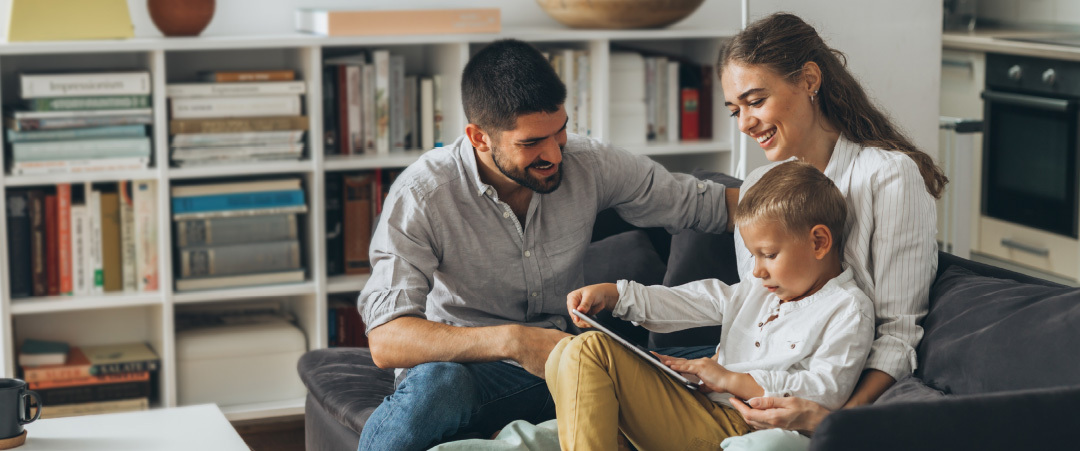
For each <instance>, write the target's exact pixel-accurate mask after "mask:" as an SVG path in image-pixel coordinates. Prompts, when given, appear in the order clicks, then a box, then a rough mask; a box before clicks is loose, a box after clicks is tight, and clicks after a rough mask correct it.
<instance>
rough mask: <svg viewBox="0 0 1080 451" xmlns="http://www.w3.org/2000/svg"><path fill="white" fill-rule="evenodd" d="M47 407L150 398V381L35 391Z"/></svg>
mask: <svg viewBox="0 0 1080 451" xmlns="http://www.w3.org/2000/svg"><path fill="white" fill-rule="evenodd" d="M34 391H36V392H37V394H38V396H39V397H41V403H42V404H43V405H46V406H58V405H64V404H78V403H86V402H98V401H114V400H118V399H131V398H146V397H149V396H150V392H151V390H150V381H140V382H119V383H115V384H96V385H78V386H73V387H57V388H46V389H40V390H34Z"/></svg>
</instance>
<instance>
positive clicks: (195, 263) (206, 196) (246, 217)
mask: <svg viewBox="0 0 1080 451" xmlns="http://www.w3.org/2000/svg"><path fill="white" fill-rule="evenodd" d="M172 207H173V221H174V223H175V224H176V243H175V244H176V249H177V251H176V289H177V290H178V291H188V290H205V289H214V288H226V287H236V286H244V285H265V284H273V283H287V282H301V281H303V280H304V266H303V258H302V257H303V252H302V247H301V243H300V236H301V235H300V227H301V224H302V221H301V220H300V217H299V216H298V215H299V214H302V213H306V212H307V204H306V203H305V202H304V190H303V187H302V185H301V181H300V179H299V178H287V179H274V180H257V181H247V182H233V183H218V184H200V185H185V186H175V187H173V188H172Z"/></svg>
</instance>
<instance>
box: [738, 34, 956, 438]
mask: <svg viewBox="0 0 1080 451" xmlns="http://www.w3.org/2000/svg"><path fill="white" fill-rule="evenodd" d="M717 68H718V72H719V74H720V82H721V86H722V87H723V90H724V97H725V102H724V104H725V105H726V106H727V107H728V109H729V111H731V114H732V116H734V117H736V118H737V120H738V125H739V130H740V131H742V132H743V133H745V134H747V135H748V136H750V137H753V138H754V139H755V140H757V141H758V143H759V144H760V145H761V148H762V150H764V151H765V155H766V157H767V158H768V159H769V160H770V161H774V162H780V161H784V160H787V159H789V158H793V157H794V158H799V159H802V160H806V161H808V162H810V163H811V164H813V165H814V166H815V167H817V168H818V169H819V170H821V171H822V172H824V173H825V175H827V176H828V177H829V178H830V179H832V180H833V182H834V183H836V185H837V186H838V187H839V188H840V190H841V192H843V193H844V197H845V198H846V200H847V201H848V207H849V211H850V216H849V219H848V223H847V226H846V227H845V228H846V230H845V232H846V238H845V241H844V243H843V246H844V261H845V262H846V263H847V264H848V265H850V266H851V267H852V269H853V270H855V279H856V282H857V283H858V285H859V287H860V288H862V289H863V291H864V292H866V294H867V295H869V296H870V298H871V299H872V300H873V301H874V307H875V310H876V316H877V318H876V319H877V330H876V332H877V339H876V340H875V341H874V345H873V348H872V349H871V352H870V357H869V358H868V360H867V364H866V368H865V370H864V372H863V376H862V378H861V379H860V382H859V385H858V386H857V387H856V389H855V393H854V394H852V396H851V399H850V400H849V401H848V402H847V404H845V406H844V407H845V408H846V407H853V406H859V405H863V404H869V403H872V402H873V401H874V400H876V399H877V398H878V396H880V395H881V394H882V393H883V392H884V391H885V390H886V389H888V388H889V386H891V385H892V384H893V383H895V382H896V380H897V379H899V378H901V377H903V376H905V375H907V374H910V373H911V372H912V371H914V369H915V365H916V358H915V347H916V346H917V345H918V342H919V339H920V338H921V337H922V329H921V328H920V327H919V325H918V324H919V321H920V320H921V319H922V318H923V317H924V316H925V315H926V312H927V310H928V307H929V293H930V284H931V282H933V278H934V274H935V271H936V269H937V243H936V241H935V235H936V209H935V205H934V198H937V197H940V196H941V193H942V191H943V189H944V187H945V184H946V183H947V182H948V179H947V178H946V177H945V175H944V174H943V173H942V171H941V169H940V168H938V167H937V166H936V165H935V164H934V162H933V160H932V159H931V158H930V156H929V155H927V154H926V153H923V152H921V151H919V150H918V149H917V148H916V147H915V145H914V144H912V143H911V141H910V140H909V139H908V138H907V137H905V136H904V135H903V134H902V133H900V131H899V130H898V129H897V127H896V126H895V125H894V124H893V123H892V122H891V121H890V120H889V118H888V117H887V116H886V115H885V114H883V113H882V112H881V111H880V110H878V109H877V108H876V107H875V106H874V105H873V104H872V103H871V102H870V100H869V98H868V96H867V95H866V93H865V92H864V91H863V89H862V87H861V86H860V85H859V83H858V81H856V80H855V78H854V77H853V76H852V75H851V73H850V72H848V71H847V69H846V68H845V60H844V57H843V54H842V53H840V52H838V51H836V50H833V49H831V48H829V47H828V46H827V45H826V44H825V42H824V41H822V39H821V37H820V36H819V35H818V34H817V31H815V30H814V28H813V27H811V26H810V25H808V24H807V23H806V22H804V21H803V20H802V19H800V18H799V17H797V16H794V15H791V14H784V13H778V14H774V15H772V16H769V17H766V18H764V19H761V20H759V21H757V22H755V23H753V24H752V25H750V26H749V27H747V28H746V29H745V30H743V31H742V32H740V33H739V34H738V35H737V36H735V38H734V39H732V40H731V41H729V43H728V44H727V45H726V46H725V47H724V48H723V49H721V52H720V57H719V59H718V62H717ZM774 164H775V163H774ZM772 166H773V165H767V166H764V167H762V168H759V169H757V170H755V171H754V172H752V173H751V174H750V175H749V176H748V177H747V179H746V181H745V182H744V183H743V186H742V189H743V190H745V189H747V188H749V187H750V186H752V185H753V184H754V183H755V182H756V181H757V180H758V179H759V178H760V177H761V175H762V174H764V173H765V172H767V171H768V170H769V169H770V168H771V167H772ZM735 237H736V240H737V242H736V246H735V249H736V253H737V258H738V264H739V272H740V274H742V273H745V271H746V270H747V269H748V268H749V267H750V266H751V265H752V264H753V257H751V256H750V253H749V252H748V251H747V250H746V248H745V247H744V246H743V245H742V240H741V238H740V235H739V233H738V232H736V233H735ZM733 404H735V405H736V406H735V407H736V408H737V409H738V410H739V412H740V413H741V414H742V415H743V417H744V418H745V419H746V420H747V422H748V423H749V424H750V425H751V426H754V427H757V428H784V429H789V430H799V431H802V432H804V433H807V434H808V433H810V432H812V431H813V430H814V428H816V427H817V425H818V424H819V423H820V422H821V421H822V419H824V417H825V416H826V415H827V414H828V411H827V410H826V409H824V408H822V407H821V406H819V405H817V404H815V403H813V402H810V401H806V400H801V399H797V398H761V399H755V400H752V401H751V406H750V407H747V406H745V405H743V404H741V403H738V402H734V403H733ZM751 407H752V408H751ZM772 434H776V435H772ZM755 435H757V436H758V437H755ZM767 437H780V438H781V440H789V439H791V438H793V437H795V438H796V441H799V440H801V441H806V440H807V439H805V438H797V436H794V435H793V434H777V433H776V432H775V431H774V432H770V433H767V434H762V433H760V432H759V433H755V434H751V435H749V436H746V437H745V438H743V437H739V438H734V439H730V440H731V443H730V445H731V447H732V448H734V447H735V445H737V444H738V443H747V442H750V441H755V440H756V441H760V440H762V439H763V438H766V439H767ZM725 447H727V446H725Z"/></svg>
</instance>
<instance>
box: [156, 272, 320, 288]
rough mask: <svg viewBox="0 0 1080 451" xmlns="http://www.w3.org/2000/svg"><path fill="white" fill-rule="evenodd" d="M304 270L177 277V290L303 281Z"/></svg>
mask: <svg viewBox="0 0 1080 451" xmlns="http://www.w3.org/2000/svg"><path fill="white" fill-rule="evenodd" d="M303 281H304V270H303V269H296V270H291V271H280V272H268V273H261V274H241V275H233V276H221V277H193V278H190V279H177V280H176V290H177V291H191V290H212V289H217V288H230V287H242V286H250V285H271V284H279V283H292V282H303Z"/></svg>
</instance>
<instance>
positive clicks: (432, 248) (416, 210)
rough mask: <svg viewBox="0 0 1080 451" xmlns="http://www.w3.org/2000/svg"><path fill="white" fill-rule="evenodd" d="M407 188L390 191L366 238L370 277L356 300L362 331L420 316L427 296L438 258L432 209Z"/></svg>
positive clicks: (439, 258) (433, 210)
mask: <svg viewBox="0 0 1080 451" xmlns="http://www.w3.org/2000/svg"><path fill="white" fill-rule="evenodd" d="M422 203H423V200H422V198H421V197H420V196H418V195H417V194H416V193H415V192H413V191H411V190H410V189H409V188H408V187H403V188H402V189H399V190H393V191H392V192H391V193H390V195H389V196H388V197H387V198H386V201H385V203H384V207H383V212H382V216H381V217H380V218H379V223H378V224H377V225H376V227H375V233H374V234H373V235H372V238H371V247H370V253H369V255H370V258H371V277H370V278H369V279H368V282H367V284H365V285H364V289H363V291H361V292H360V297H359V299H358V300H357V304H358V308H359V310H360V315H361V316H362V317H363V319H364V324H365V325H366V326H367V330H365V333H370V332H371V330H372V329H374V328H376V327H379V326H381V325H383V324H386V323H388V322H390V321H391V320H394V319H396V318H399V317H402V316H415V317H421V318H422V317H424V308H425V304H426V302H427V295H428V293H430V292H431V286H432V281H433V280H434V274H435V270H436V268H438V265H439V261H440V260H441V259H442V256H441V255H440V253H439V246H438V244H437V243H436V241H435V240H436V236H435V234H434V230H437V228H436V227H434V224H433V221H434V220H435V218H433V216H434V215H435V213H436V210H435V209H427V208H423V205H422Z"/></svg>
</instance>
